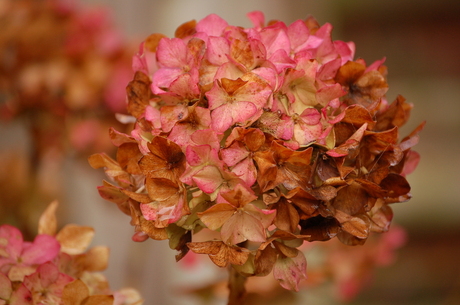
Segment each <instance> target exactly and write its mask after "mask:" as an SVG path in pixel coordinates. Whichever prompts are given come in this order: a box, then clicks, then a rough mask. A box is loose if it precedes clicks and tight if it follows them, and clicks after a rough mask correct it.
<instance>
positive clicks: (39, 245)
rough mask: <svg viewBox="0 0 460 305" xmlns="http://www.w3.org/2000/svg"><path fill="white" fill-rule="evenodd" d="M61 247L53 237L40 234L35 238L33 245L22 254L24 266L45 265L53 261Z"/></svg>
mask: <svg viewBox="0 0 460 305" xmlns="http://www.w3.org/2000/svg"><path fill="white" fill-rule="evenodd" d="M60 248H61V245H60V244H59V242H58V241H57V240H56V238H54V237H53V236H50V235H46V234H40V235H38V236H37V237H35V240H34V242H33V244H32V245H31V246H30V247H28V248H27V249H26V250H25V251H24V252H23V254H22V260H23V262H24V264H28V265H34V264H43V263H45V262H47V261H51V260H53V259H54V258H55V257H56V256H57V255H58V254H59V250H60Z"/></svg>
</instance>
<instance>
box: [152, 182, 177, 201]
mask: <svg viewBox="0 0 460 305" xmlns="http://www.w3.org/2000/svg"><path fill="white" fill-rule="evenodd" d="M145 187H146V189H147V192H148V193H149V197H150V199H151V201H165V200H168V199H169V198H171V197H172V196H174V195H177V194H178V193H179V192H180V188H179V186H178V185H177V184H176V183H174V182H173V181H171V180H169V179H164V178H147V179H145Z"/></svg>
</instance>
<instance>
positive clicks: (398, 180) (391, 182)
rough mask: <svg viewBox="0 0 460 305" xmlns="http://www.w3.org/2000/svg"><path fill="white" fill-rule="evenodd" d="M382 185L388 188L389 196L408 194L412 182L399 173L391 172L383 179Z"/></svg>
mask: <svg viewBox="0 0 460 305" xmlns="http://www.w3.org/2000/svg"><path fill="white" fill-rule="evenodd" d="M380 186H381V187H382V188H383V189H385V190H387V196H388V197H393V198H395V197H399V196H404V195H407V194H408V193H409V192H410V189H411V187H410V184H409V182H407V180H406V178H404V177H403V176H401V175H398V174H393V173H391V174H389V175H388V176H387V177H386V178H385V179H383V180H382V182H381V183H380Z"/></svg>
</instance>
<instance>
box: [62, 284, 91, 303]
mask: <svg viewBox="0 0 460 305" xmlns="http://www.w3.org/2000/svg"><path fill="white" fill-rule="evenodd" d="M88 296H89V289H88V287H87V286H86V284H85V283H83V281H82V280H80V279H77V280H75V281H73V282H70V283H69V284H67V285H65V287H64V289H63V290H62V299H61V300H62V303H63V304H66V305H81V304H82V302H83V301H84V300H85V299H86V298H87V297H88Z"/></svg>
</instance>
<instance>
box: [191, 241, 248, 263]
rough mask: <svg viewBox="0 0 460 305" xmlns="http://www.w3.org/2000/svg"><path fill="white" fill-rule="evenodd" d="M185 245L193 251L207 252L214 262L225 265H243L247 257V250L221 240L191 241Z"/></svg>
mask: <svg viewBox="0 0 460 305" xmlns="http://www.w3.org/2000/svg"><path fill="white" fill-rule="evenodd" d="M187 246H188V247H189V248H190V250H192V251H193V252H195V253H198V254H208V255H209V258H210V259H211V260H212V262H213V263H214V264H216V265H217V266H219V267H226V266H227V265H228V264H229V263H230V264H234V265H243V264H244V263H245V262H246V261H247V259H248V257H249V253H250V252H249V250H247V249H245V248H240V247H238V246H229V245H227V244H225V243H224V242H222V241H206V242H191V243H187Z"/></svg>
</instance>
